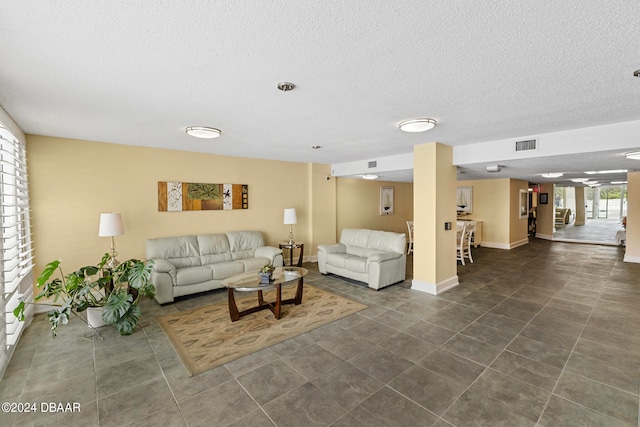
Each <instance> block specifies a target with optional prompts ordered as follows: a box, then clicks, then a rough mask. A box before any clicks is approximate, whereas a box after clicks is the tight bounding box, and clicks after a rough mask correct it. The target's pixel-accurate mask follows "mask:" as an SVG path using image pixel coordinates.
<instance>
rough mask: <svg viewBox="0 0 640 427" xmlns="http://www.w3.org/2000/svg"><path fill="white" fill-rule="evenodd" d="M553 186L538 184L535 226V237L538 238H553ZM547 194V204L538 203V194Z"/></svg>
mask: <svg viewBox="0 0 640 427" xmlns="http://www.w3.org/2000/svg"><path fill="white" fill-rule="evenodd" d="M554 190H555V186H554V185H553V184H549V183H545V184H541V185H540V194H539V195H538V210H537V219H536V222H537V226H536V237H537V238H539V239H547V240H553V227H554V222H555V211H554V209H553V195H554ZM542 194H546V195H547V204H542V203H540V196H541V195H542Z"/></svg>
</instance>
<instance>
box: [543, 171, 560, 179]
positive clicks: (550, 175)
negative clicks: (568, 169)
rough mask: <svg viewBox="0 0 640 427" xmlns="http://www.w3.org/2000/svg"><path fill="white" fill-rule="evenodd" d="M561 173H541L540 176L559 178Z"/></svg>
mask: <svg viewBox="0 0 640 427" xmlns="http://www.w3.org/2000/svg"><path fill="white" fill-rule="evenodd" d="M562 175H563V173H562V172H551V173H543V174H542V175H541V176H542V177H543V178H559V177H561V176H562Z"/></svg>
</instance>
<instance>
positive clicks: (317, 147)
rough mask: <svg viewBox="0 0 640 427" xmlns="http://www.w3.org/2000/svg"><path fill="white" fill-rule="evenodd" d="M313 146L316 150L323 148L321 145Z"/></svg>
mask: <svg viewBox="0 0 640 427" xmlns="http://www.w3.org/2000/svg"><path fill="white" fill-rule="evenodd" d="M311 148H313V149H314V150H319V149H321V148H322V146H321V145H312V146H311Z"/></svg>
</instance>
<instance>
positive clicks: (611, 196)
mask: <svg viewBox="0 0 640 427" xmlns="http://www.w3.org/2000/svg"><path fill="white" fill-rule="evenodd" d="M554 196H555V197H554V204H555V208H556V209H557V210H560V209H570V210H571V212H572V214H571V220H570V221H569V223H567V224H565V225H564V226H560V227H556V230H555V232H554V234H553V240H557V241H564V242H578V243H594V244H604V245H614V246H615V245H618V244H619V239H618V237H617V236H618V231H619V230H622V229H623V225H622V222H623V221H622V220H623V218H625V217H626V215H627V186H626V183H616V184H614V185H603V186H597V187H595V186H594V187H587V188H585V205H586V212H585V224H584V225H578V226H576V225H575V211H576V205H575V188H574V187H556V191H555V194H554Z"/></svg>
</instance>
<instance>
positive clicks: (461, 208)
mask: <svg viewBox="0 0 640 427" xmlns="http://www.w3.org/2000/svg"><path fill="white" fill-rule="evenodd" d="M456 210H457V211H458V213H465V214H470V213H472V212H473V187H458V188H457V191H456Z"/></svg>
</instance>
